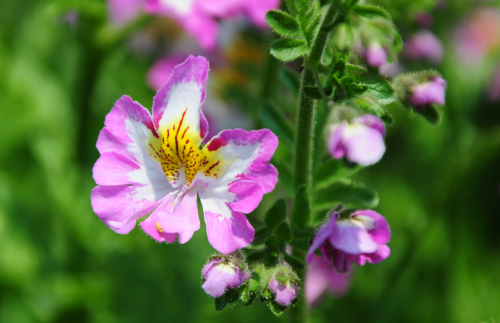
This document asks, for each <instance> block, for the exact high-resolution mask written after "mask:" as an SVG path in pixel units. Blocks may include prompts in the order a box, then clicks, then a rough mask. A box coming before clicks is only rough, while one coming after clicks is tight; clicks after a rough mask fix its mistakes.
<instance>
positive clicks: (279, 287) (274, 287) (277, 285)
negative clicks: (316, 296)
mask: <svg viewBox="0 0 500 323" xmlns="http://www.w3.org/2000/svg"><path fill="white" fill-rule="evenodd" d="M267 287H268V288H269V290H271V292H273V293H274V295H275V298H274V300H275V301H276V303H278V304H280V305H283V306H290V304H291V303H292V301H293V300H294V299H295V298H297V295H298V294H299V287H298V286H297V277H296V275H295V273H294V272H293V271H292V270H291V269H289V268H288V267H286V266H283V267H281V268H279V269H278V270H277V272H276V273H275V274H274V275H273V276H272V277H271V279H270V280H269V283H268V285H267Z"/></svg>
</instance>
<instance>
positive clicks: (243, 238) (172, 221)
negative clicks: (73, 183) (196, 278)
mask: <svg viewBox="0 0 500 323" xmlns="http://www.w3.org/2000/svg"><path fill="white" fill-rule="evenodd" d="M207 77H208V62H207V61H206V59H205V58H203V57H193V56H190V57H188V59H187V60H186V61H185V62H184V63H183V64H180V65H177V66H176V67H175V69H174V71H173V73H172V76H171V77H170V79H169V80H168V82H167V83H166V84H165V85H164V86H163V87H162V88H161V89H160V90H159V91H158V93H157V94H156V96H155V97H154V99H153V109H152V110H153V116H151V115H150V113H149V111H148V110H147V109H146V108H144V107H142V106H141V105H140V104H139V103H137V102H135V101H133V100H132V99H131V98H130V97H128V96H123V97H122V98H121V99H119V100H118V101H117V102H116V103H115V106H114V107H113V109H112V110H111V112H110V113H109V114H108V115H107V116H106V120H105V127H104V128H103V129H102V130H101V132H100V134H99V138H98V140H97V149H98V150H99V152H100V154H101V157H100V158H99V159H98V160H97V162H96V164H95V165H94V169H93V176H94V180H95V181H96V183H97V184H98V186H96V187H95V188H94V189H93V190H92V194H91V202H92V208H93V209H94V212H95V213H96V214H97V215H98V216H99V218H101V220H102V221H104V223H105V224H106V225H107V226H108V227H110V228H111V229H112V230H114V231H115V232H117V233H120V234H127V233H129V232H130V231H131V230H132V229H133V228H134V227H135V225H136V221H137V220H138V219H139V218H141V217H143V216H145V215H148V214H150V213H151V214H150V215H149V217H148V218H146V219H145V220H144V221H142V222H141V227H142V229H143V230H144V231H145V232H146V233H147V234H149V235H150V236H151V237H153V238H154V239H156V240H158V241H161V242H164V241H166V242H173V241H175V239H177V238H178V241H179V243H181V244H182V243H186V242H187V241H189V240H190V239H191V237H192V236H193V234H194V232H195V231H197V230H198V229H199V228H200V220H199V217H198V206H197V197H199V198H200V201H201V204H202V206H203V211H204V215H205V223H206V227H207V235H208V240H209V242H210V244H211V245H212V246H213V247H214V248H215V249H217V250H218V251H220V252H221V253H225V254H227V253H230V252H233V251H235V250H237V249H241V248H244V247H246V246H248V245H249V244H250V243H251V242H252V241H253V238H254V234H255V230H254V228H253V227H252V226H251V224H250V223H249V222H248V220H247V218H246V217H245V215H244V214H243V213H249V212H252V211H253V210H254V209H255V208H256V207H257V206H258V205H259V203H260V201H261V200H262V196H263V195H264V194H266V193H269V192H270V191H272V190H273V189H274V186H275V185H276V182H277V179H278V172H277V171H276V169H275V168H274V166H272V165H270V164H269V160H270V159H271V157H272V155H273V153H274V151H275V149H276V147H277V145H278V139H277V137H276V136H275V135H274V134H273V133H272V132H271V131H269V130H267V129H262V130H258V131H250V132H248V131H245V130H242V129H235V130H225V131H222V132H220V133H219V134H218V135H217V136H215V137H214V138H212V140H210V141H209V142H208V143H207V144H206V145H205V146H203V147H201V148H200V145H201V143H202V142H203V140H204V138H205V137H206V135H207V132H208V123H207V120H206V118H205V117H204V115H203V113H202V112H201V105H202V103H203V101H204V100H205V84H206V80H207Z"/></svg>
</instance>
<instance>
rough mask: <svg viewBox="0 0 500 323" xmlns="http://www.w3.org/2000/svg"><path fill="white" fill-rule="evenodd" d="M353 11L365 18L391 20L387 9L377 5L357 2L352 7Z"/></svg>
mask: <svg viewBox="0 0 500 323" xmlns="http://www.w3.org/2000/svg"><path fill="white" fill-rule="evenodd" d="M354 12H356V13H357V14H358V15H360V16H361V17H365V18H384V19H388V20H392V18H391V15H390V14H389V13H388V12H387V11H385V10H384V9H382V8H380V7H377V6H371V5H366V4H358V5H357V6H355V7H354Z"/></svg>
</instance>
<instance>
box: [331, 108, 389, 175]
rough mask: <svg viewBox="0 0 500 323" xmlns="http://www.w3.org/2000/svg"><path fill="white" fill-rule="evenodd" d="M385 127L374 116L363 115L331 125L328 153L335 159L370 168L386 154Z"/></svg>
mask: <svg viewBox="0 0 500 323" xmlns="http://www.w3.org/2000/svg"><path fill="white" fill-rule="evenodd" d="M384 135H385V126H384V123H383V121H382V120H380V118H378V117H376V116H374V115H369V114H366V115H363V116H360V117H357V118H355V119H353V120H351V121H349V122H348V121H342V122H341V123H339V124H334V125H331V126H330V128H329V130H328V142H327V145H328V151H329V152H330V155H331V156H332V157H333V158H335V159H341V158H344V157H346V158H347V160H349V161H351V162H353V163H356V164H359V165H363V166H368V165H372V164H375V163H376V162H378V161H379V160H380V159H381V158H382V156H383V155H384V152H385V143H384Z"/></svg>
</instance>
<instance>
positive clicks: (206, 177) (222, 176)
mask: <svg viewBox="0 0 500 323" xmlns="http://www.w3.org/2000/svg"><path fill="white" fill-rule="evenodd" d="M277 146H278V138H277V137H276V136H275V135H274V134H273V133H272V132H271V131H270V130H268V129H262V130H257V131H246V130H243V129H234V130H225V131H222V132H221V133H219V134H218V135H217V136H215V137H214V138H212V140H210V142H209V143H208V144H207V145H206V146H205V147H204V148H203V150H202V152H203V154H204V155H205V156H206V157H207V160H209V161H210V163H209V164H207V165H205V166H204V168H202V169H201V172H200V174H199V176H198V180H200V181H201V182H203V183H204V184H206V185H208V187H209V188H212V189H214V188H216V187H224V186H227V185H229V184H231V183H233V182H235V181H237V180H249V181H254V182H257V183H259V184H260V187H261V189H262V193H263V194H266V193H269V192H271V191H272V190H273V189H274V187H275V186H276V182H277V181H278V171H277V170H276V168H275V167H274V166H273V165H271V164H269V161H270V160H271V157H272V156H273V154H274V151H275V150H276V147H277ZM227 202H232V201H231V200H228V201H227Z"/></svg>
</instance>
